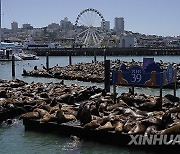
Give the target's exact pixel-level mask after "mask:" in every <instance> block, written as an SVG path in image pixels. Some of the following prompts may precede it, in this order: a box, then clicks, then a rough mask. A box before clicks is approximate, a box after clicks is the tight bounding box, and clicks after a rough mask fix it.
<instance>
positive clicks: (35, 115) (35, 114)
mask: <svg viewBox="0 0 180 154" xmlns="http://www.w3.org/2000/svg"><path fill="white" fill-rule="evenodd" d="M38 118H40V115H39V113H38V112H28V113H25V114H22V115H20V117H19V119H38Z"/></svg>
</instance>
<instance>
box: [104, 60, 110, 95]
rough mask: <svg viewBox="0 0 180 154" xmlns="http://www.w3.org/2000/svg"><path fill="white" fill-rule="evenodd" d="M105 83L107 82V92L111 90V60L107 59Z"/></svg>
mask: <svg viewBox="0 0 180 154" xmlns="http://www.w3.org/2000/svg"><path fill="white" fill-rule="evenodd" d="M104 69H105V70H104V76H105V79H104V83H105V90H106V92H110V60H106V61H105V66H104Z"/></svg>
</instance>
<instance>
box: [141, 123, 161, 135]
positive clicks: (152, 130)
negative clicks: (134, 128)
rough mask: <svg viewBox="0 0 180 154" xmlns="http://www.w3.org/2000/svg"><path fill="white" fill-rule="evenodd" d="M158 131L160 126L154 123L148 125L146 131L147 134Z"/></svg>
mask: <svg viewBox="0 0 180 154" xmlns="http://www.w3.org/2000/svg"><path fill="white" fill-rule="evenodd" d="M157 132H158V127H157V126H156V125H152V126H149V127H147V129H146V131H145V133H144V134H145V135H149V134H153V135H154V134H157Z"/></svg>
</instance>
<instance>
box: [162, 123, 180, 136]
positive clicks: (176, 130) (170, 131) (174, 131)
mask: <svg viewBox="0 0 180 154" xmlns="http://www.w3.org/2000/svg"><path fill="white" fill-rule="evenodd" d="M178 133H180V123H178V124H177V125H174V126H172V127H170V128H167V129H164V130H161V131H160V134H162V135H164V134H178Z"/></svg>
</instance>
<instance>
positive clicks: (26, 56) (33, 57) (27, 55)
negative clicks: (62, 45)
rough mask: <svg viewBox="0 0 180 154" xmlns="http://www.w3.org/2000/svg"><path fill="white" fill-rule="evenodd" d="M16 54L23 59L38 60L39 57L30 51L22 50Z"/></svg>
mask: <svg viewBox="0 0 180 154" xmlns="http://www.w3.org/2000/svg"><path fill="white" fill-rule="evenodd" d="M17 55H18V56H19V57H20V58H22V59H23V60H38V59H39V57H37V56H36V55H34V54H31V53H24V52H23V51H21V52H19V53H18V54H17Z"/></svg>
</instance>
